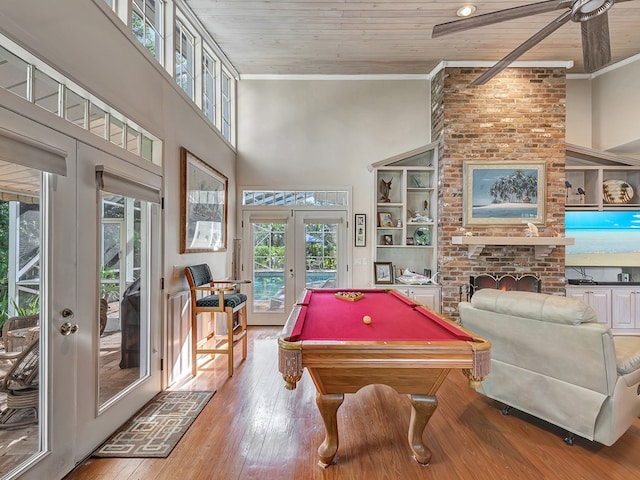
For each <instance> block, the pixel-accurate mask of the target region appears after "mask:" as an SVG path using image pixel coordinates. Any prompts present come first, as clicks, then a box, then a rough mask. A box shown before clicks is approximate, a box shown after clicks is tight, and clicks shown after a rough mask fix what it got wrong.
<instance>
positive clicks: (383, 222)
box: [378, 212, 394, 228]
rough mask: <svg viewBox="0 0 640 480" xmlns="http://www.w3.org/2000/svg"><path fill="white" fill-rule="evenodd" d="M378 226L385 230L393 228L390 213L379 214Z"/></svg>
mask: <svg viewBox="0 0 640 480" xmlns="http://www.w3.org/2000/svg"><path fill="white" fill-rule="evenodd" d="M378 226H379V227H383V228H388V227H393V226H394V225H393V216H392V215H391V213H390V212H378Z"/></svg>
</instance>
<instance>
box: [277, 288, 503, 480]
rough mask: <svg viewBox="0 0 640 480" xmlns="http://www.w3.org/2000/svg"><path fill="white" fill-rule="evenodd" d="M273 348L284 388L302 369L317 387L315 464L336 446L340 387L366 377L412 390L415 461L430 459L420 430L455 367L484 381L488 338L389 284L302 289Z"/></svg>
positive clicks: (362, 382)
mask: <svg viewBox="0 0 640 480" xmlns="http://www.w3.org/2000/svg"><path fill="white" fill-rule="evenodd" d="M339 297H350V298H339ZM354 297H355V298H354ZM365 317H370V320H371V321H370V322H368V320H369V319H368V318H365ZM365 322H367V323H365ZM278 347H279V351H278V354H279V355H278V368H279V371H280V373H282V376H283V378H284V380H285V387H286V388H288V389H294V388H295V387H296V383H297V382H298V381H299V380H300V378H301V377H302V373H303V369H304V368H306V369H307V371H308V372H309V374H310V376H311V378H312V380H313V383H314V384H315V386H316V389H317V391H318V393H317V397H316V403H317V405H318V409H319V410H320V414H321V416H322V420H323V422H324V425H325V440H324V442H323V443H322V445H320V447H319V448H318V456H319V462H318V463H319V464H320V465H321V466H322V467H327V466H329V465H330V464H331V462H332V461H333V458H334V456H335V454H336V452H337V451H338V424H337V414H338V408H339V407H340V405H341V404H342V402H343V401H344V394H345V393H355V392H357V391H358V390H360V389H361V388H362V387H364V386H366V385H371V384H384V385H389V386H390V387H392V388H393V389H395V390H396V392H398V393H401V394H409V398H410V400H411V405H412V411H411V420H410V424H409V446H410V447H411V450H412V452H413V457H414V459H415V460H416V461H417V462H418V463H421V464H428V463H429V461H430V460H431V452H430V450H429V449H428V448H427V446H426V445H425V444H424V443H423V441H422V433H423V431H424V429H425V427H426V425H427V422H428V421H429V419H430V418H431V415H432V414H433V412H434V411H435V409H436V407H437V405H438V400H437V398H436V396H435V394H436V392H437V390H438V388H439V387H440V385H441V384H442V382H443V381H444V379H445V378H446V376H447V374H448V373H449V370H451V369H452V368H453V369H460V370H461V371H462V372H463V373H464V374H465V375H466V376H467V377H468V379H469V382H470V385H471V386H475V385H477V382H480V381H482V380H483V379H484V377H485V376H486V375H487V374H488V373H489V360H490V348H491V344H490V342H489V341H488V340H485V339H483V338H480V337H478V336H477V335H475V334H473V333H472V332H470V331H468V330H466V329H464V328H462V327H460V326H459V325H457V324H456V323H454V322H452V321H451V320H448V319H446V318H443V317H441V316H439V315H438V314H436V313H434V312H432V311H431V310H429V309H428V308H426V307H424V306H422V305H420V304H417V303H416V302H415V301H414V300H412V299H411V298H409V297H406V296H404V295H402V294H401V293H399V292H398V291H396V290H393V289H366V290H362V289H360V290H357V291H356V290H346V289H339V290H336V289H307V290H305V291H304V292H303V293H302V295H301V296H300V297H299V298H298V301H297V304H296V305H295V307H294V308H293V310H292V312H291V314H290V315H289V318H288V320H287V323H286V324H285V326H284V328H283V330H282V332H281V334H280V336H279V338H278Z"/></svg>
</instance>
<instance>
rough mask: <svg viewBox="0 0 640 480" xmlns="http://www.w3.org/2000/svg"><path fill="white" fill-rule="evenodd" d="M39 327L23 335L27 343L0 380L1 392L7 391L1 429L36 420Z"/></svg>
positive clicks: (32, 422)
mask: <svg viewBox="0 0 640 480" xmlns="http://www.w3.org/2000/svg"><path fill="white" fill-rule="evenodd" d="M39 333H40V332H39V331H38V330H36V329H34V330H32V331H30V332H29V333H28V335H27V336H26V342H27V346H26V347H25V348H24V350H22V351H21V352H14V353H17V354H18V356H17V357H16V358H15V359H14V360H13V363H12V364H11V366H10V367H9V368H8V370H7V371H6V372H2V373H3V378H2V380H0V392H4V393H6V394H7V407H6V408H5V409H4V410H3V411H2V412H0V430H4V429H10V428H16V427H23V426H26V425H32V424H36V423H38V402H39V398H40V395H39V370H40V369H39V366H40V340H39V337H40V335H39Z"/></svg>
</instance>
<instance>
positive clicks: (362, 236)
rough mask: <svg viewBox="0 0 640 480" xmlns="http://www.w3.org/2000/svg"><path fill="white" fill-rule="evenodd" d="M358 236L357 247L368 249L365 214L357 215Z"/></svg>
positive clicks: (356, 239) (355, 238)
mask: <svg viewBox="0 0 640 480" xmlns="http://www.w3.org/2000/svg"><path fill="white" fill-rule="evenodd" d="M354 223H355V225H356V234H355V237H354V242H355V246H356V247H366V245H367V216H366V215H365V214H364V213H356V214H355V222H354Z"/></svg>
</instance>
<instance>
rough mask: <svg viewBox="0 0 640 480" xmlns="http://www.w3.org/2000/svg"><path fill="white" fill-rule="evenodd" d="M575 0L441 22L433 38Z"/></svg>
mask: <svg viewBox="0 0 640 480" xmlns="http://www.w3.org/2000/svg"><path fill="white" fill-rule="evenodd" d="M572 3H573V0H547V1H546V2H538V3H531V4H528V5H521V6H519V7H513V8H506V9H504V10H498V11H496V12H491V13H484V14H482V15H477V16H475V17H469V18H461V19H459V20H453V21H451V22H446V23H440V24H438V25H435V26H434V27H433V31H432V32H431V38H436V37H441V36H442V35H448V34H450V33H455V32H463V31H465V30H470V29H472V28H477V27H484V26H485V25H493V24H494V23H500V22H506V21H507V20H514V19H516V18H523V17H528V16H531V15H537V14H538V13H547V12H552V11H554V10H558V9H560V8H567V7H570V6H571V4H572Z"/></svg>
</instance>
